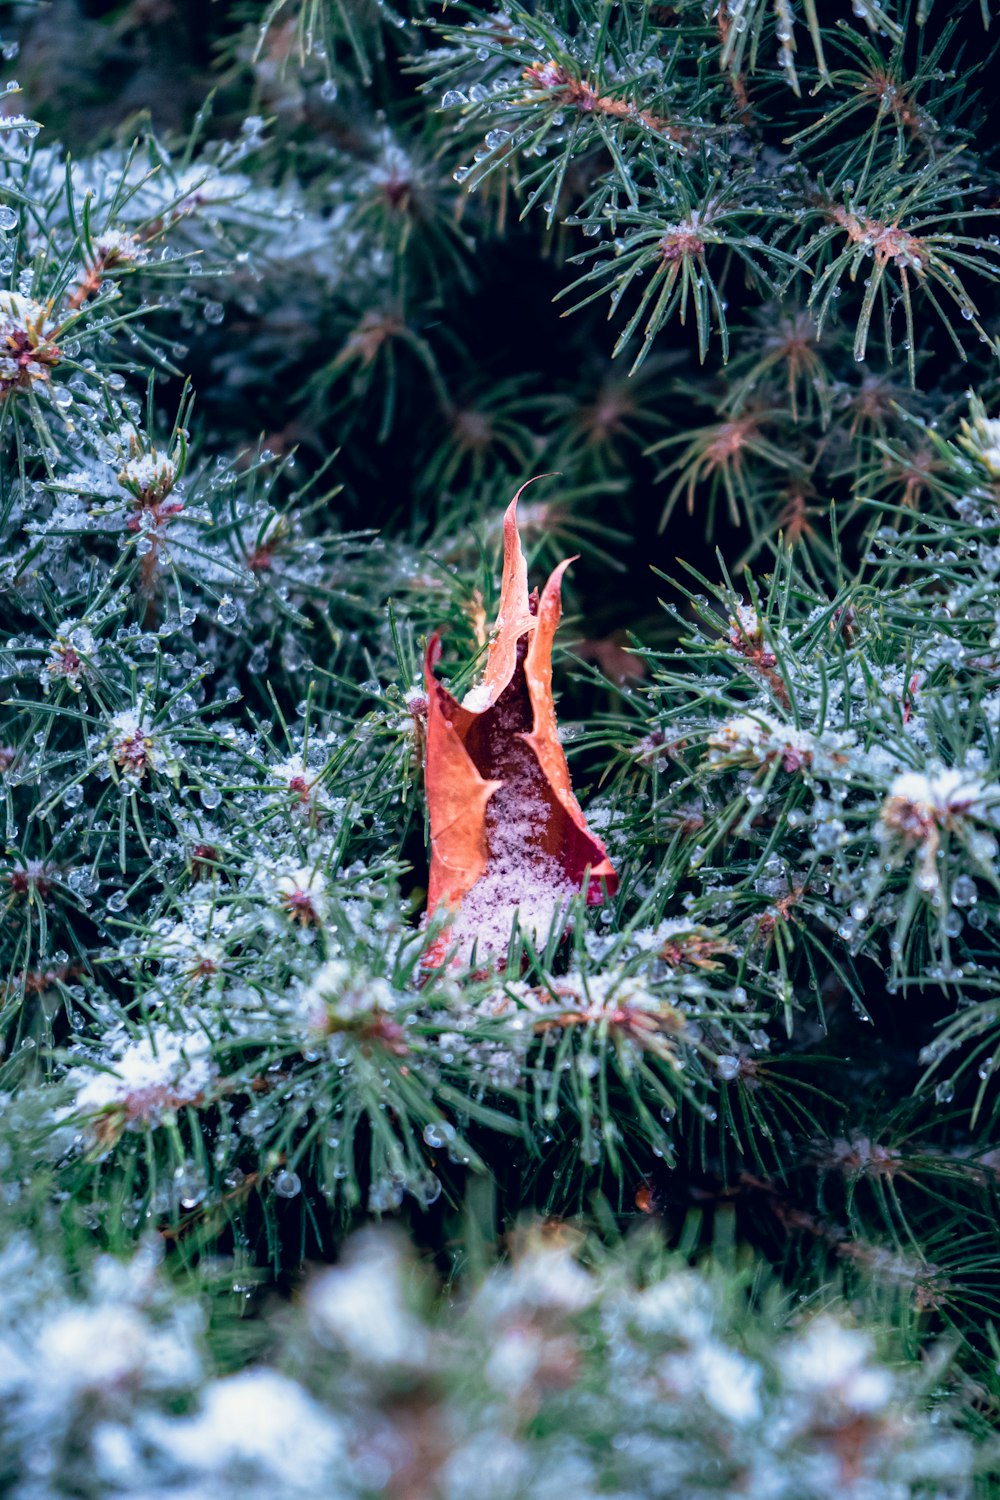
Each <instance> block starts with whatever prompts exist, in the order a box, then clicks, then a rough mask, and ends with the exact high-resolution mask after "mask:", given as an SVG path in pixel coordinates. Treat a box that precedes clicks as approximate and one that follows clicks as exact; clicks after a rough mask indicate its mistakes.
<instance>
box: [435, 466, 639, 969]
mask: <svg viewBox="0 0 1000 1500" xmlns="http://www.w3.org/2000/svg"><path fill="white" fill-rule="evenodd" d="M520 493H521V492H520V491H519V492H518V495H517V496H515V498H514V499H513V500H512V501H511V503H510V505H509V507H508V509H507V514H506V516H505V517H504V562H503V581H502V584H501V589H500V613H499V615H498V617H497V623H496V630H495V634H494V636H493V639H492V640H491V642H490V646H489V650H488V654H487V661H486V672H485V675H484V678H483V681H482V683H481V684H480V685H479V686H478V687H476V688H473V689H472V690H471V692H470V693H468V694H466V698H465V701H464V702H463V703H458V702H457V701H456V700H455V699H454V698H453V697H452V696H451V694H450V693H449V692H448V690H447V689H446V688H445V687H443V686H442V684H441V683H439V682H438V681H437V679H436V677H435V676H434V667H435V666H436V665H437V662H438V660H439V658H440V655H441V645H440V639H439V637H438V636H437V635H435V636H433V637H432V638H431V640H430V642H429V643H428V646H427V656H426V660H425V664H424V676H425V681H426V686H427V705H428V714H427V801H428V808H429V812H430V825H431V870H430V881H429V886H428V897H427V908H428V912H430V913H433V912H435V911H436V910H437V909H438V907H439V906H441V905H444V906H445V907H447V908H449V909H450V910H451V912H452V913H453V914H454V916H453V919H452V921H451V922H450V924H449V928H448V931H447V932H446V933H445V934H444V936H443V937H442V938H441V939H440V940H439V942H437V943H436V944H435V945H434V947H433V949H432V951H431V953H430V954H429V955H428V961H429V962H431V963H439V962H440V961H441V959H442V957H443V955H444V953H445V951H446V950H447V949H448V948H449V947H451V946H455V947H457V949H458V952H459V954H460V955H462V956H468V955H469V954H470V953H471V951H472V948H473V946H474V945H475V944H478V948H479V952H480V953H483V952H486V951H488V952H492V953H494V954H497V953H502V952H504V951H505V950H506V947H507V943H508V940H509V938H510V930H511V924H512V922H513V919H514V914H515V912H517V913H518V916H519V920H520V924H521V926H522V928H523V929H524V930H525V931H527V932H528V933H531V934H534V935H538V936H541V937H544V936H545V935H546V934H547V933H548V930H549V927H550V925H551V923H552V921H553V919H554V918H555V917H556V915H557V913H558V912H559V911H560V910H561V909H562V908H564V907H565V905H566V904H567V902H568V901H569V900H570V899H571V898H572V897H573V896H574V895H575V894H577V893H578V892H579V891H581V890H583V889H585V890H586V896H587V900H588V902H590V903H592V904H598V903H599V902H601V901H602V900H603V898H604V891H605V889H607V891H608V893H609V894H613V892H614V891H615V889H616V888H617V884H618V879H617V876H616V875H615V872H614V870H613V869H612V867H611V863H610V861H609V860H608V857H607V854H606V853H605V850H604V846H603V844H602V843H601V841H600V840H599V839H597V838H595V836H594V835H593V834H592V833H591V832H590V830H589V829H588V827H587V823H586V819H585V818H584V816H583V813H582V811H581V810H580V805H579V803H578V802H577V800H576V798H575V797H574V795H573V789H572V786H571V785H570V778H569V767H568V766H567V764H566V756H565V753H564V752H563V747H562V745H561V744H560V742H559V734H558V729H557V725H556V711H555V704H554V703H553V701H552V643H553V638H554V636H555V632H556V626H557V625H558V623H559V616H560V613H561V601H560V592H559V591H560V584H561V581H562V575H563V573H564V571H565V570H566V568H567V567H568V565H569V562H568V561H567V562H564V563H560V565H559V567H557V568H556V570H555V572H554V573H553V574H552V576H551V578H550V579H549V581H548V583H547V584H546V585H545V588H544V589H543V591H542V595H541V598H540V599H537V598H536V597H535V596H533V595H529V593H528V574H527V565H526V563H525V560H524V556H523V554H522V552H521V541H520V537H519V536H518V531H517V501H518V498H519V496H520ZM569 561H572V559H570V560H569Z"/></svg>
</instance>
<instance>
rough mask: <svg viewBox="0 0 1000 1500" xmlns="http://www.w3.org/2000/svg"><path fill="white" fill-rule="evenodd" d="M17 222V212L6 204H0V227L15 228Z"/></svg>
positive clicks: (5, 228) (4, 228)
mask: <svg viewBox="0 0 1000 1500" xmlns="http://www.w3.org/2000/svg"><path fill="white" fill-rule="evenodd" d="M17 224H18V218H17V214H16V213H15V212H14V210H13V209H12V208H8V207H7V205H6V204H3V205H2V206H0V229H3V230H9V229H16V228H17Z"/></svg>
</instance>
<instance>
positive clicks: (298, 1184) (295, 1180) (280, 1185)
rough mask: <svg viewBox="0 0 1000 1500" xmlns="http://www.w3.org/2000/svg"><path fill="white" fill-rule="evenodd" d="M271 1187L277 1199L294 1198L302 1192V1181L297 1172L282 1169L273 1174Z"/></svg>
mask: <svg viewBox="0 0 1000 1500" xmlns="http://www.w3.org/2000/svg"><path fill="white" fill-rule="evenodd" d="M272 1186H273V1188H274V1191H275V1192H276V1193H277V1195H278V1197H279V1198H294V1197H295V1196H296V1194H297V1193H300V1192H301V1191H302V1179H301V1177H300V1176H299V1174H298V1172H289V1171H288V1170H287V1169H283V1170H282V1171H280V1172H278V1173H276V1174H275V1177H274V1181H273V1183H272Z"/></svg>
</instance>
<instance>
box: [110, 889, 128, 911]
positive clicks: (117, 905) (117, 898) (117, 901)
mask: <svg viewBox="0 0 1000 1500" xmlns="http://www.w3.org/2000/svg"><path fill="white" fill-rule="evenodd" d="M127 906H128V897H127V896H126V894H125V892H124V891H112V892H111V895H110V896H109V897H108V911H124V910H125V908H126V907H127Z"/></svg>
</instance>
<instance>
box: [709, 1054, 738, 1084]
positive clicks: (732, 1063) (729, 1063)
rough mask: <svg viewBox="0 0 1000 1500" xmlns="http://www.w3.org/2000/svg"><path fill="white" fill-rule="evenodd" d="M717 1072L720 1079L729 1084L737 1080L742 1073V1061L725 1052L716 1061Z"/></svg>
mask: <svg viewBox="0 0 1000 1500" xmlns="http://www.w3.org/2000/svg"><path fill="white" fill-rule="evenodd" d="M715 1071H716V1072H717V1073H718V1075H719V1077H720V1078H722V1079H725V1081H726V1082H727V1083H728V1082H729V1081H730V1080H731V1079H733V1078H735V1077H736V1076H737V1074H738V1073H739V1071H740V1060H739V1058H738V1057H734V1056H733V1055H732V1053H729V1052H723V1053H720V1055H719V1056H718V1057H717V1058H716V1059H715Z"/></svg>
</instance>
